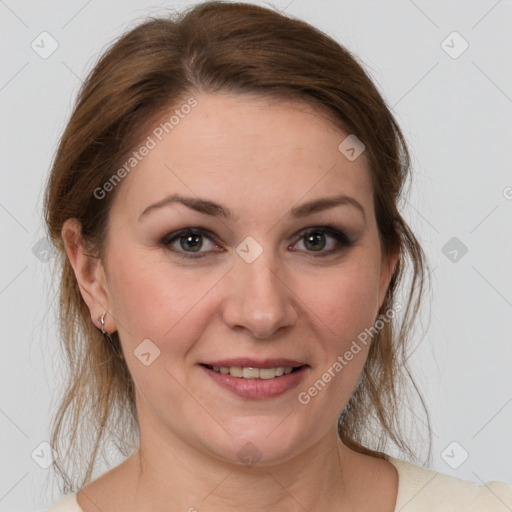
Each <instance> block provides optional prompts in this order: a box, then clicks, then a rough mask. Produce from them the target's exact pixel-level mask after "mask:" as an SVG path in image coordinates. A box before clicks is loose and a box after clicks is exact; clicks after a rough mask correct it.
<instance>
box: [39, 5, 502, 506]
mask: <svg viewBox="0 0 512 512" xmlns="http://www.w3.org/2000/svg"><path fill="white" fill-rule="evenodd" d="M408 169H409V160H408V153H407V148H406V145H405V142H404V139H403V136H402V134H401V131H400V129H399V127H398V126H397V124H396V122H395V120H394V118H393V116H392V115H391V113H390V112H389V110H388V108H387V107H386V105H385V103H384V101H383V99H382V97H381V96H380V95H379V93H378V91H377V89H376V88H375V86H374V85H373V84H372V82H371V80H370V79H369V77H368V76H367V74H366V73H365V72H364V70H363V69H362V68H361V66H360V65H359V64H358V63H357V62H356V60H355V59H354V57H352V56H351V55H350V54H349V52H347V50H345V49H344V48H342V47H341V46H340V45H339V44H338V43H336V42H335V41H333V40H332V39H330V38H329V37H327V36H326V35H325V34H323V33H321V32H319V31H318V30H316V29H314V28H313V27H311V26H310V25H308V24H306V23H304V22H302V21H298V20H294V19H291V18H288V17H286V16H284V15H282V14H279V13H277V12H274V11H272V10H269V9H266V8H262V7H256V6H252V5H248V4H237V3H228V4H223V3H219V2H208V3H204V4H200V5H198V6H196V7H195V8H193V9H191V10H190V11H189V12H187V13H184V14H183V16H182V17H181V18H180V19H179V20H171V19H164V18H156V19H152V20H150V21H147V22H145V23H143V24H141V25H139V26H138V27H136V28H134V29H133V30H131V31H130V32H129V33H127V34H125V35H124V36H123V37H121V38H120V39H119V40H118V41H117V42H116V44H115V45H114V46H113V47H112V48H111V49H110V50H109V51H108V52H107V53H106V54H105V55H104V56H103V57H102V58H101V60H100V62H99V63H98V64H97V66H96V67H95V69H94V70H93V71H92V73H91V74H90V76H89V77H88V79H87V80H86V82H85V83H84V86H83V88H82V90H81V92H80V94H79V97H78V100H77V104H76V106H75V109H74V112H73V113H72V116H71V119H70V121H69V124H68V126H67V128H66V130H65V132H64V134H63V137H62V140H61V142H60V146H59V148H58V151H57V154H56V158H55V161H54V164H53V169H52V173H51V176H50V180H49V183H48V188H47V195H46V204H45V206H46V220H47V223H48V227H49V231H50V235H51V238H52V240H53V243H54V244H55V245H56V247H57V248H58V250H59V251H60V254H61V256H62V259H61V261H62V277H61V278H62V288H61V304H60V305H61V309H60V313H61V323H62V337H63V340H64V344H65V349H66V351H67V354H68V356H69V362H70V369H71V375H72V377H71V381H70V385H69V388H68V390H67V393H66V395H65V396H64V398H63V401H62V404H61V407H60V409H59V411H58V413H57V416H56V419H55V423H54V429H53V438H52V445H53V447H54V448H55V449H56V450H57V452H58V453H60V454H64V453H66V455H65V457H66V460H62V459H63V457H61V459H60V460H59V459H57V461H56V462H55V466H56V468H57V469H58V470H59V471H60V473H61V476H62V477H63V481H64V486H63V491H64V492H66V493H67V495H66V496H65V497H64V498H63V499H62V500H60V501H59V502H58V503H56V504H54V505H53V506H52V507H50V508H49V509H48V510H50V511H52V510H65V511H83V512H92V511H97V510H102V511H107V510H108V511H109V512H117V511H118V510H119V511H121V510H122V511H123V512H131V511H135V510H151V511H155V512H159V511H164V510H165V511H170V510H172V511H174V510H176V511H177V510H188V511H194V510H205V511H206V510H211V511H218V510H222V511H228V510H234V509H237V510H240V509H241V508H243V510H268V509H276V510H290V511H292V510H293V511H295V510H297V511H298V510H324V511H335V510H336V511H339V510H353V511H363V510H364V511H367V510H372V511H377V512H391V511H394V510H397V511H398V510H406V511H408V512H409V511H411V512H412V511H419V510H429V511H441V510H469V509H470V507H472V506H476V508H475V510H486V511H499V510H508V508H507V506H508V507H510V506H512V486H510V485H508V484H506V483H503V482H489V483H488V484H487V486H485V487H479V486H477V484H475V483H472V482H465V481H462V480H459V479H456V478H454V477H449V476H446V475H442V474H439V473H435V472H433V471H430V470H428V469H425V468H422V467H420V466H417V465H414V464H412V463H409V462H405V461H403V460H399V459H397V458H394V457H391V456H389V455H388V454H386V453H384V451H383V450H382V447H383V446H384V442H385V441H386V440H387V439H390V440H392V441H393V442H394V443H395V444H397V446H398V447H399V448H400V449H401V450H402V451H403V452H406V453H408V454H409V455H410V456H413V455H414V454H413V452H412V450H411V449H410V448H409V446H408V444H407V442H406V440H405V438H404V436H403V434H402V432H401V427H400V423H399V421H398V420H397V418H398V413H399V411H400V410H402V408H403V402H404V398H406V397H407V396H406V395H404V393H406V392H407V388H406V386H404V385H403V383H404V381H405V380H404V378H403V377H404V375H407V370H406V366H405V362H406V361H405V356H404V348H405V346H406V341H407V339H408V334H409V333H410V327H411V325H412V321H413V319H414V317H415V315H416V313H417V311H418V308H419V305H420V299H421V296H422V291H423V284H424V278H425V276H424V270H425V268H426V263H425V257H424V254H423V251H422V249H421V247H420V245H419V243H418V241H417V240H416V238H415V236H414V235H413V233H412V232H411V231H410V230H409V228H408V226H407V224H406V223H405V221H404V220H403V218H402V217H401V215H400V213H399V211H398V208H397V202H398V199H399V197H400V193H401V191H402V188H403V184H404V182H405V180H406V178H407V176H408ZM408 262H409V263H410V265H411V272H412V274H411V275H412V280H411V284H410V288H409V289H408V290H406V294H405V297H406V299H407V301H406V303H405V304H402V303H400V302H399V301H398V300H397V299H396V292H397V290H398V289H399V285H400V284H401V282H402V279H403V274H404V271H405V269H406V268H407V267H406V265H407V263H408ZM372 417H374V418H376V422H372ZM69 418H71V420H69ZM66 421H71V431H72V434H73V435H72V437H71V442H70V450H68V451H65V450H64V449H62V448H61V444H62V439H63V438H64V436H65V434H66V433H67V431H65V428H64V426H65V424H66ZM376 431H377V432H380V433H379V434H377V436H376V437H377V442H372V441H371V439H370V442H369V441H368V439H369V437H368V436H369V435H372V434H373V435H375V432H376ZM91 433H93V436H95V437H94V438H93V446H92V447H90V448H89V447H87V449H89V450H90V451H89V452H88V454H87V455H88V456H87V460H86V463H85V466H82V465H80V464H81V460H80V459H79V458H76V460H75V459H74V457H73V455H70V453H71V454H73V450H75V451H77V452H80V449H84V450H85V449H86V448H84V447H86V443H85V441H84V439H85V436H89V438H90V436H91ZM80 436H81V437H80ZM109 436H111V438H112V439H114V440H115V439H117V440H118V442H119V443H120V444H121V446H120V450H121V453H122V454H123V455H126V456H127V458H126V459H125V460H124V461H123V462H122V463H121V464H119V465H118V466H116V467H114V468H113V469H112V470H110V471H108V472H107V473H105V474H103V475H101V476H99V477H98V478H96V479H93V480H92V481H91V474H92V471H93V464H94V462H95V460H96V459H97V456H98V451H99V450H100V448H101V446H102V442H104V440H105V439H106V438H108V437H109ZM82 438H84V439H82ZM371 446H373V448H371ZM69 460H72V461H73V463H75V464H76V466H77V467H79V469H78V471H77V473H78V475H79V476H78V478H75V476H70V471H68V470H67V469H66V468H65V463H68V462H69Z"/></svg>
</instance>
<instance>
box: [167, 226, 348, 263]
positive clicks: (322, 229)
mask: <svg viewBox="0 0 512 512" xmlns="http://www.w3.org/2000/svg"><path fill="white" fill-rule="evenodd" d="M313 234H325V235H329V236H331V237H332V238H334V239H335V240H336V241H337V242H338V244H339V247H337V248H334V249H331V250H329V251H321V252H319V253H318V254H314V252H315V251H306V252H309V253H312V254H311V256H313V257H314V258H322V257H326V256H330V255H332V254H336V253H339V252H341V251H342V250H343V249H345V248H348V247H351V246H352V245H353V242H352V241H351V240H349V238H348V237H347V235H345V233H343V232H342V231H339V230H338V229H336V228H334V227H332V226H319V227H314V228H308V229H306V230H304V231H301V232H300V238H299V240H298V241H300V240H303V239H304V238H305V237H306V236H308V235H313ZM186 235H201V236H203V237H206V238H208V239H210V240H211V241H212V242H214V243H215V244H217V241H216V238H215V236H214V235H213V234H212V233H210V231H208V230H206V229H202V228H186V229H182V230H180V231H175V232H173V233H169V234H168V235H166V236H165V237H163V238H162V240H161V242H160V243H161V244H162V245H163V246H164V247H166V248H168V249H169V250H170V251H172V252H175V253H176V254H178V255H179V257H181V258H185V259H198V258H204V257H205V255H206V254H207V252H202V253H197V254H194V255H192V254H193V253H187V252H185V251H181V250H175V249H170V248H169V245H171V243H172V242H174V241H175V240H179V239H180V238H183V237H185V236H186Z"/></svg>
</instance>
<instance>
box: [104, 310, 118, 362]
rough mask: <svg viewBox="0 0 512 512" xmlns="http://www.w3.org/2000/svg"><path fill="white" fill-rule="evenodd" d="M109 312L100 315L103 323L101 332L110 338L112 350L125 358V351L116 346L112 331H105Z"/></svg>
mask: <svg viewBox="0 0 512 512" xmlns="http://www.w3.org/2000/svg"><path fill="white" fill-rule="evenodd" d="M106 314H107V313H106V312H105V313H103V315H101V316H100V324H101V327H100V329H101V333H102V334H103V335H105V336H106V337H107V338H108V341H109V342H110V346H111V347H112V350H113V351H114V353H115V354H116V356H117V357H118V358H119V359H124V356H123V353H122V351H120V349H118V348H117V347H116V346H115V343H114V340H113V339H112V337H111V336H110V333H108V332H107V331H105V315H106Z"/></svg>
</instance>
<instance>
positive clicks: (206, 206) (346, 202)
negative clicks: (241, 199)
mask: <svg viewBox="0 0 512 512" xmlns="http://www.w3.org/2000/svg"><path fill="white" fill-rule="evenodd" d="M174 203H180V204H183V205H185V206H186V207H188V208H190V209H192V210H195V211H196V212H199V213H202V214H205V215H210V216H211V217H221V218H223V219H228V220H233V219H234V215H233V212H232V211H231V210H229V209H228V208H226V207H225V206H222V205H220V204H218V203H215V202H214V201H210V200H208V199H202V198H199V197H186V196H182V195H179V194H173V195H170V196H168V197H166V198H164V199H162V200H161V201H158V202H157V203H154V204H152V205H150V206H148V207H147V208H146V209H145V210H144V211H143V212H142V213H141V215H140V216H139V221H140V220H141V219H142V218H143V217H145V216H146V215H148V214H149V213H150V212H153V211H155V210H160V209H161V208H164V207H166V206H169V205H171V204H174ZM335 206H352V207H355V208H356V209H357V210H359V211H360V212H361V213H362V215H363V218H364V220H365V222H366V213H365V210H364V208H363V206H362V205H361V203H360V202H359V201H357V200H356V199H354V198H353V197H350V196H348V195H346V194H340V195H337V196H333V197H323V198H320V199H315V200H313V201H309V202H307V203H304V204H301V205H298V206H294V207H293V208H291V209H290V213H289V214H288V215H289V216H290V217H293V218H302V217H307V216H308V215H312V214H314V213H318V212H321V211H323V210H327V209H330V208H334V207H335Z"/></svg>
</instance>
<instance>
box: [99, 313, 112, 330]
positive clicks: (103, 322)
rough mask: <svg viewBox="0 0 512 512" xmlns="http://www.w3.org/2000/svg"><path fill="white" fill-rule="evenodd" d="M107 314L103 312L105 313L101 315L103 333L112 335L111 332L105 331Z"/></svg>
mask: <svg viewBox="0 0 512 512" xmlns="http://www.w3.org/2000/svg"><path fill="white" fill-rule="evenodd" d="M105 314H106V313H103V315H101V317H100V324H101V334H106V335H108V336H110V334H109V333H108V332H106V331H105Z"/></svg>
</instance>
